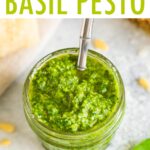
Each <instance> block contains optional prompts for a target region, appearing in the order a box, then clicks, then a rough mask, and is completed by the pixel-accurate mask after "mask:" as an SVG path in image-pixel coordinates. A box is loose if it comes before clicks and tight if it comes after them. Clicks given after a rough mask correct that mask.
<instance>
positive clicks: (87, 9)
mask: <svg viewBox="0 0 150 150" xmlns="http://www.w3.org/2000/svg"><path fill="white" fill-rule="evenodd" d="M14 1H15V2H16V3H17V6H18V9H17V12H16V13H15V15H6V4H5V2H6V0H0V18H35V17H36V18H62V17H63V18H83V17H87V18H150V0H145V9H144V12H143V13H142V14H141V15H135V14H133V12H132V10H131V0H125V14H124V15H122V14H121V1H122V0H112V1H113V2H114V3H115V7H116V9H115V12H114V13H113V14H112V15H106V14H105V13H104V12H105V10H107V9H108V10H109V9H110V8H111V7H110V4H109V3H108V2H107V0H101V2H100V3H97V10H100V11H102V14H101V15H92V7H91V6H92V5H91V3H92V0H87V2H86V3H84V4H83V9H82V12H83V13H82V15H78V14H77V3H78V0H62V10H66V11H67V12H68V14H67V15H59V14H57V9H58V5H57V0H54V14H53V15H52V14H49V13H48V12H49V1H51V0H43V1H44V2H45V3H46V7H47V8H46V12H45V13H44V14H43V15H36V14H35V12H36V10H40V9H41V5H40V4H39V2H38V0H30V1H31V3H32V8H33V12H34V14H33V15H29V13H28V11H25V13H24V14H23V15H19V11H20V6H21V2H22V0H14ZM140 1H141V0H135V4H136V8H137V10H138V9H139V6H140Z"/></svg>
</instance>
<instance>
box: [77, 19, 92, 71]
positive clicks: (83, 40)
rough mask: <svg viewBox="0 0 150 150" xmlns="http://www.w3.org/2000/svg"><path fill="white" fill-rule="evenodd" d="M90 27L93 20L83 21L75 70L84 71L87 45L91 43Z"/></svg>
mask: <svg viewBox="0 0 150 150" xmlns="http://www.w3.org/2000/svg"><path fill="white" fill-rule="evenodd" d="M92 27H93V19H84V21H83V25H82V30H81V35H80V45H79V55H78V63H77V68H78V70H81V71H83V70H85V69H86V60H87V52H88V48H89V43H90V41H91V36H92Z"/></svg>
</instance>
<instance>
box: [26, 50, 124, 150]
mask: <svg viewBox="0 0 150 150" xmlns="http://www.w3.org/2000/svg"><path fill="white" fill-rule="evenodd" d="M66 53H67V54H77V53H78V48H68V49H62V50H58V51H56V52H53V53H51V54H49V55H47V56H46V57H44V58H43V59H41V60H40V61H39V62H38V63H37V64H36V65H35V66H34V67H33V69H32V70H31V72H30V74H29V75H28V77H27V79H26V82H25V85H24V91H23V99H24V111H25V116H26V118H27V121H28V123H29V125H30V126H31V128H32V129H33V131H34V132H35V133H36V134H37V136H38V137H39V139H40V140H41V142H42V144H43V146H44V147H45V148H46V149H47V150H105V149H106V147H107V146H108V144H109V142H110V140H111V139H112V137H113V135H114V134H115V132H116V130H117V128H118V127H119V124H120V122H121V119H122V117H123V115H124V110H125V92H124V86H123V82H122V79H121V76H120V74H119V72H118V71H117V69H116V68H115V66H114V65H113V64H112V63H111V62H110V61H109V60H108V59H107V58H105V57H104V56H102V55H101V54H99V53H97V52H94V51H92V50H89V51H88V56H90V57H94V58H95V59H97V60H99V61H101V62H102V63H105V64H106V65H107V66H108V68H110V69H112V70H113V72H114V75H115V77H116V79H117V82H118V85H119V103H118V105H117V107H116V109H115V112H114V113H113V114H112V115H111V117H110V118H108V119H107V120H106V121H105V122H104V123H103V125H102V126H100V127H97V128H94V129H93V130H90V131H84V132H81V133H77V134H62V133H60V132H55V131H52V130H50V129H49V128H48V127H46V126H44V125H43V124H41V123H40V122H39V121H38V120H37V119H36V118H35V116H34V115H33V113H32V111H31V106H30V102H29V97H28V89H29V84H30V79H31V78H32V76H33V75H34V72H36V70H37V69H38V68H39V67H40V66H41V65H42V64H43V63H45V62H46V61H47V60H50V59H53V58H55V57H58V56H60V55H62V54H66Z"/></svg>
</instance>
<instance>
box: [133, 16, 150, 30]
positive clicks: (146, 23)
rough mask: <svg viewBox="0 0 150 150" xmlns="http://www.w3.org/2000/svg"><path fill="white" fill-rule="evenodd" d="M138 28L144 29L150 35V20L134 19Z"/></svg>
mask: <svg viewBox="0 0 150 150" xmlns="http://www.w3.org/2000/svg"><path fill="white" fill-rule="evenodd" d="M132 21H134V22H135V23H137V24H138V26H140V27H142V28H143V29H144V30H146V31H147V32H149V33H150V19H142V18H140V19H132Z"/></svg>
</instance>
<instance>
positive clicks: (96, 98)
mask: <svg viewBox="0 0 150 150" xmlns="http://www.w3.org/2000/svg"><path fill="white" fill-rule="evenodd" d="M77 54H78V48H68V49H63V50H59V51H56V52H53V53H51V54H49V55H47V56H46V57H44V58H43V59H42V60H40V61H39V62H38V63H37V64H36V65H35V66H34V67H33V69H32V70H31V72H30V73H29V75H28V77H27V79H26V81H25V85H24V91H23V99H24V111H25V116H26V118H27V121H28V123H29V125H30V126H31V128H32V129H33V131H34V132H35V133H36V134H37V136H38V137H39V139H40V140H41V142H42V144H43V146H44V147H45V148H46V149H47V150H105V149H106V147H107V146H108V144H109V142H110V140H111V139H112V137H113V135H114V134H115V132H116V130H117V128H118V127H119V124H120V122H121V120H122V117H123V115H124V109H125V92H124V86H123V82H122V79H121V77H120V74H119V72H118V71H117V69H116V67H115V66H114V65H113V64H112V63H111V62H110V61H109V60H108V59H107V58H105V57H104V56H102V55H101V54H99V53H97V52H94V51H92V50H89V51H88V58H87V69H86V70H85V71H79V70H77V69H76V68H77V67H76V62H77Z"/></svg>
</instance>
